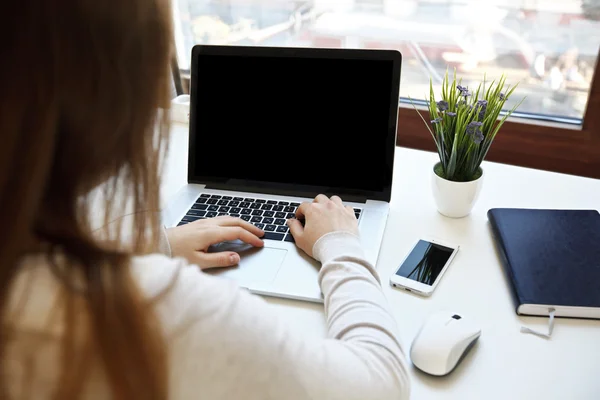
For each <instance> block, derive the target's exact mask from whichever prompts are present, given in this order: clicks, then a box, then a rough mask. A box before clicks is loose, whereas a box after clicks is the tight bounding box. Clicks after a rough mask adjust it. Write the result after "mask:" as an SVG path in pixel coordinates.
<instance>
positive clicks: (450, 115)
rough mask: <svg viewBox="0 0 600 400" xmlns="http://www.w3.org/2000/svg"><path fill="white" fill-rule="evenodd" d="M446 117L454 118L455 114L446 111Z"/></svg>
mask: <svg viewBox="0 0 600 400" xmlns="http://www.w3.org/2000/svg"><path fill="white" fill-rule="evenodd" d="M446 115H447V116H449V117H456V113H455V112H452V111H448V112H447V113H446Z"/></svg>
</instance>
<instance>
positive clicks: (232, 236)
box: [209, 226, 265, 247]
mask: <svg viewBox="0 0 600 400" xmlns="http://www.w3.org/2000/svg"><path fill="white" fill-rule="evenodd" d="M238 239H239V240H241V241H242V242H244V243H248V244H251V245H252V246H255V247H263V246H264V245H265V243H264V242H263V241H262V240H261V239H260V238H259V237H258V236H256V235H255V234H253V233H251V232H248V231H247V230H245V229H244V228H241V227H239V226H219V227H215V228H214V233H213V232H211V235H210V237H209V242H210V243H209V245H211V244H217V243H221V242H228V241H232V240H238Z"/></svg>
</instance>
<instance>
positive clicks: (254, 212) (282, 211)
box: [177, 193, 362, 242]
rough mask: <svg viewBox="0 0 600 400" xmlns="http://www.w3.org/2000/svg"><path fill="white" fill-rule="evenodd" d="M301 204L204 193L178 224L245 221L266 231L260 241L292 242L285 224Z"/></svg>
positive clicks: (357, 215)
mask: <svg viewBox="0 0 600 400" xmlns="http://www.w3.org/2000/svg"><path fill="white" fill-rule="evenodd" d="M299 205H300V203H293V202H288V201H277V200H268V199H255V198H250V197H231V196H222V195H218V194H206V193H203V194H201V195H200V197H198V199H197V200H196V202H195V203H194V205H193V206H192V207H191V208H190V209H189V210H188V212H187V213H186V215H185V217H183V218H182V219H181V221H180V222H179V223H178V224H177V226H179V225H185V224H187V223H189V222H193V221H196V220H199V219H206V218H213V217H218V216H221V215H230V216H232V217H236V218H241V219H243V220H244V221H248V222H250V223H252V224H254V225H256V226H257V227H258V228H260V229H262V230H264V231H265V236H264V237H263V239H268V240H278V241H286V242H293V241H294V238H293V237H292V235H291V234H290V233H289V228H288V227H287V224H286V220H288V219H289V218H295V217H296V209H297V208H298V206H299ZM361 211H362V210H361V209H360V208H355V209H354V215H355V216H356V219H359V218H360V213H361Z"/></svg>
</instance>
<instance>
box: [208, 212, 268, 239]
mask: <svg viewBox="0 0 600 400" xmlns="http://www.w3.org/2000/svg"><path fill="white" fill-rule="evenodd" d="M214 219H215V220H216V221H218V223H217V225H218V226H239V227H240V228H244V229H245V230H247V231H249V232H251V233H253V234H254V235H256V236H258V237H262V236H264V234H265V232H264V231H263V230H262V229H260V228H258V227H257V226H255V225H252V224H251V223H250V222H246V221H244V220H243V219H241V218H234V217H225V216H221V217H217V218H214Z"/></svg>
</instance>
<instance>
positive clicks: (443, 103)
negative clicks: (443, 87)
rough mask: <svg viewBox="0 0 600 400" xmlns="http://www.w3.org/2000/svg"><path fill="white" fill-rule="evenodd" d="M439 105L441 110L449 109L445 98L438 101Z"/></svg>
mask: <svg viewBox="0 0 600 400" xmlns="http://www.w3.org/2000/svg"><path fill="white" fill-rule="evenodd" d="M437 107H438V110H440V111H446V110H447V109H448V102H447V101H444V100H441V101H438V102H437Z"/></svg>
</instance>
